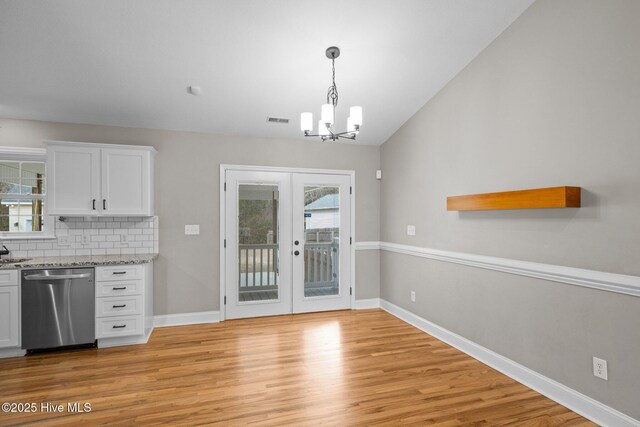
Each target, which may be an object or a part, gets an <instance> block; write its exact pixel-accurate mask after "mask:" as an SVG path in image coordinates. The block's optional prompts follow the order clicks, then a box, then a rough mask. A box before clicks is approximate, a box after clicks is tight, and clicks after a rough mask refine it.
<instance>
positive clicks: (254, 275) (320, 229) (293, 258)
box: [223, 170, 351, 319]
mask: <svg viewBox="0 0 640 427" xmlns="http://www.w3.org/2000/svg"><path fill="white" fill-rule="evenodd" d="M224 179H225V183H226V191H225V197H224V204H225V207H224V212H225V223H224V234H225V236H224V237H223V238H226V247H224V256H225V271H224V280H225V284H224V294H225V300H226V304H224V309H225V317H226V318H227V319H234V318H242V317H257V316H272V315H278V314H288V313H304V312H310V311H324V310H341V309H348V308H350V307H351V297H350V284H349V283H350V277H351V248H350V236H351V194H350V187H351V176H350V175H349V174H344V175H343V174H324V173H298V172H295V173H293V172H270V171H246V170H226V171H225V175H224Z"/></svg>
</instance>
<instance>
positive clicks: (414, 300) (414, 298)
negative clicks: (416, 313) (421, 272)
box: [411, 291, 416, 302]
mask: <svg viewBox="0 0 640 427" xmlns="http://www.w3.org/2000/svg"><path fill="white" fill-rule="evenodd" d="M411 302H416V291H411Z"/></svg>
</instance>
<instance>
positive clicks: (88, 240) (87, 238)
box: [81, 234, 91, 245]
mask: <svg viewBox="0 0 640 427" xmlns="http://www.w3.org/2000/svg"><path fill="white" fill-rule="evenodd" d="M81 239H82V244H83V245H88V244H89V243H91V236H89V235H88V234H83V235H82V237H81Z"/></svg>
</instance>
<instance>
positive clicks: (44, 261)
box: [0, 253, 158, 270]
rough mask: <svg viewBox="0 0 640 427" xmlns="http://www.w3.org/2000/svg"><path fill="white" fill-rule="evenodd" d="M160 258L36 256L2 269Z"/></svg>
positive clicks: (4, 266) (75, 265)
mask: <svg viewBox="0 0 640 427" xmlns="http://www.w3.org/2000/svg"><path fill="white" fill-rule="evenodd" d="M156 258H158V254H157V253H155V254H137V255H134V254H131V255H78V256H51V257H36V258H32V259H30V260H29V261H23V262H16V263H6V264H1V265H0V270H10V269H25V268H57V267H81V266H86V267H93V266H98V265H127V264H146V263H149V262H153V261H154V260H155V259H156Z"/></svg>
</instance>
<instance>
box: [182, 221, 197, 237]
mask: <svg viewBox="0 0 640 427" xmlns="http://www.w3.org/2000/svg"><path fill="white" fill-rule="evenodd" d="M184 234H186V235H188V236H189V235H195V234H200V224H191V225H185V226H184Z"/></svg>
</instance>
